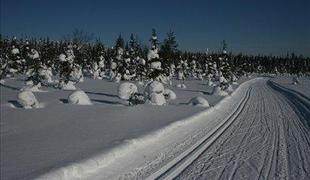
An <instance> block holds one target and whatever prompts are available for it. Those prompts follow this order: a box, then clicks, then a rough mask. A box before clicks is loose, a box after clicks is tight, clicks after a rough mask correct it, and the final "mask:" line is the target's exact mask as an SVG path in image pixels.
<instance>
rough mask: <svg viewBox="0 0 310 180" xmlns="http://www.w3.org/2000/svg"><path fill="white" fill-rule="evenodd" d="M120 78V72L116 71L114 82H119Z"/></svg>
mask: <svg viewBox="0 0 310 180" xmlns="http://www.w3.org/2000/svg"><path fill="white" fill-rule="evenodd" d="M121 79H122V75H121V74H120V73H118V74H117V75H116V76H115V78H114V82H116V83H119V82H120V81H121Z"/></svg>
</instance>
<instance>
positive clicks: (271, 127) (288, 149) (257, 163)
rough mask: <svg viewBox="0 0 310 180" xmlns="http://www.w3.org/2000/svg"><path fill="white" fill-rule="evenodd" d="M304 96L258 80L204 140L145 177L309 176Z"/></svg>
mask: <svg viewBox="0 0 310 180" xmlns="http://www.w3.org/2000/svg"><path fill="white" fill-rule="evenodd" d="M309 114H310V108H309V98H307V97H304V96H301V95H300V94H297V93H294V92H293V91H291V92H290V91H288V90H287V89H285V88H283V87H281V86H279V85H277V84H275V83H273V82H271V81H268V80H267V79H263V80H261V81H257V82H256V83H254V84H252V85H251V86H250V88H249V90H248V92H247V94H246V95H245V97H244V98H243V100H242V102H241V103H240V104H239V106H238V107H237V108H236V111H235V112H233V113H232V114H231V115H230V116H229V117H228V118H227V119H226V120H225V121H223V123H222V124H220V125H219V126H218V127H217V128H216V129H215V130H214V131H213V132H212V134H211V135H210V134H209V135H207V136H206V139H202V140H201V141H200V142H197V143H196V144H195V146H194V147H192V148H190V149H189V150H187V152H184V153H183V154H181V155H180V156H179V157H177V158H176V159H175V160H174V162H173V161H172V163H170V164H169V163H168V164H167V165H166V166H164V167H162V168H161V169H159V170H158V171H157V172H156V173H154V174H152V175H151V176H150V177H149V179H154V178H155V179H172V178H176V179H257V180H260V179H310V156H309V155H310V131H309V126H308V123H309V118H310V116H309Z"/></svg>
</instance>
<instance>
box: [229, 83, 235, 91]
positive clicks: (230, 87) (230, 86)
mask: <svg viewBox="0 0 310 180" xmlns="http://www.w3.org/2000/svg"><path fill="white" fill-rule="evenodd" d="M227 91H228V92H233V91H234V89H233V87H232V85H231V84H229V85H228V87H227Z"/></svg>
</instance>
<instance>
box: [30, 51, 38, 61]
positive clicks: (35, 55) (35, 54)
mask: <svg viewBox="0 0 310 180" xmlns="http://www.w3.org/2000/svg"><path fill="white" fill-rule="evenodd" d="M29 57H30V58H31V59H38V58H39V57H40V55H39V52H38V51H37V50H35V49H31V54H29Z"/></svg>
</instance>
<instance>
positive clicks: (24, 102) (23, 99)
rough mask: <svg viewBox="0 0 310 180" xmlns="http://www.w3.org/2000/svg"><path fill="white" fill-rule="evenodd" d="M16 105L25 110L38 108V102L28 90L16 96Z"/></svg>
mask: <svg viewBox="0 0 310 180" xmlns="http://www.w3.org/2000/svg"><path fill="white" fill-rule="evenodd" d="M17 99H18V100H17V101H18V103H19V104H20V105H21V106H22V107H23V108H25V109H31V108H39V102H38V100H37V98H36V97H35V96H34V94H33V93H32V92H31V91H29V90H23V91H22V92H20V93H19V94H18V95H17Z"/></svg>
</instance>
